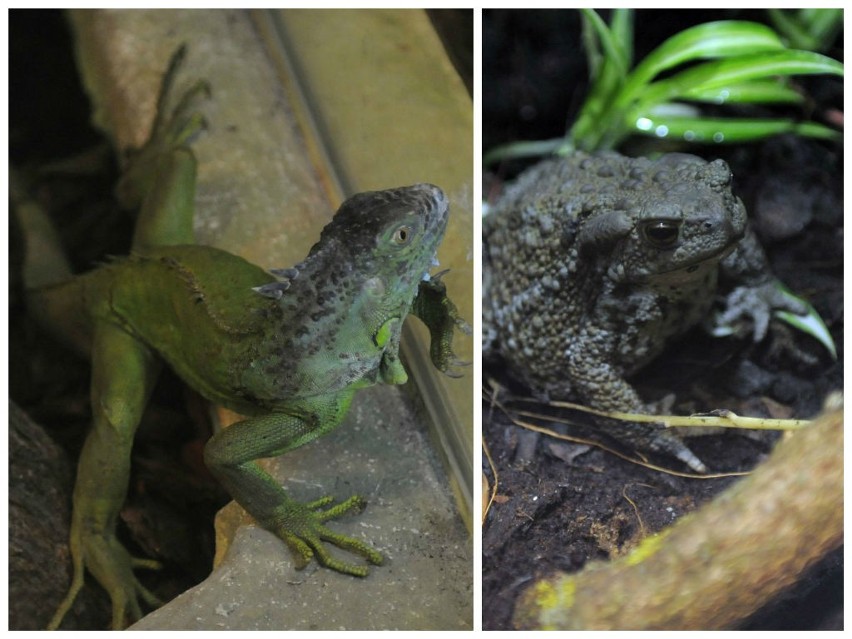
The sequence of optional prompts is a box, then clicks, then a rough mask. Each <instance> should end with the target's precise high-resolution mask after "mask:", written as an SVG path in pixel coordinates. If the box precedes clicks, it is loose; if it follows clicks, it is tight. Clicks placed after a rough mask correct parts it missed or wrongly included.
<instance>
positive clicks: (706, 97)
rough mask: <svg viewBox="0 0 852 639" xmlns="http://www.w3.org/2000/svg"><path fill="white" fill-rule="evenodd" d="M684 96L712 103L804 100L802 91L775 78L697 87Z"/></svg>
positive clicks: (687, 91)
mask: <svg viewBox="0 0 852 639" xmlns="http://www.w3.org/2000/svg"><path fill="white" fill-rule="evenodd" d="M682 97H683V98H685V99H688V100H693V101H696V102H708V103H710V104H761V103H769V104H773V103H774V104H799V103H801V102H803V100H804V98H803V96H802V94H801V93H799V92H798V91H796V90H795V89H793V88H792V87H790V86H788V85H786V84H783V83H781V82H779V81H778V80H776V79H774V78H773V79H770V80H753V81H752V82H743V83H741V84H729V85H728V86H725V87H715V88H712V89H706V88H704V87H695V88H693V89H688V90H686V91H684V93H683V96H682Z"/></svg>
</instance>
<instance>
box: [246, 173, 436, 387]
mask: <svg viewBox="0 0 852 639" xmlns="http://www.w3.org/2000/svg"><path fill="white" fill-rule="evenodd" d="M448 204H449V203H448V200H447V197H446V196H445V195H444V193H443V191H441V189H439V188H438V187H437V186H433V185H431V184H415V185H413V186H405V187H400V188H395V189H389V190H386V191H370V192H365V193H359V194H357V195H354V196H352V197H351V198H349V199H348V200H346V201H345V202H344V203H343V204H342V205H341V207H340V208H339V209H338V211H337V213H336V214H335V215H334V218H333V219H332V221H331V222H330V223H329V224H328V225H327V226H326V227H325V228H324V229H323V231H322V234H321V235H320V239H319V241H318V242H317V243H316V244H315V245H314V246H313V248H311V250H310V253H308V256H307V257H306V258H305V259H304V260H303V261H302V262H300V263H299V264H296V265H295V266H294V267H292V268H288V269H273V270H272V271H270V272H271V273H272V274H273V275H274V276H275V277H276V281H274V282H270V283H268V284H264V285H263V286H259V287H257V288H255V289H254V290H255V291H257V292H258V293H260V294H261V295H264V296H266V297H270V298H273V299H275V300H276V302H277V304H278V306H279V308H280V309H281V318H282V321H281V326H280V328H276V329H275V330H276V331H277V332H278V333H279V334H280V335H281V337H282V339H284V340H285V342H284V343H286V344H288V346H289V347H291V348H292V349H293V350H294V352H295V351H298V353H299V354H300V361H301V364H300V366H301V368H302V369H304V370H308V369H309V370H310V372H308V373H306V374H305V375H304V376H303V377H305V378H308V379H310V380H312V382H313V383H315V384H316V385H317V387H318V388H317V392H323V391H325V390H328V389H332V388H343V387H346V386H348V385H350V384H353V383H356V381H357V380H363V381H368V382H369V381H377V380H381V381H383V382H385V383H394V384H399V383H402V382H404V381H405V379H406V374H405V371H404V370H403V368H402V365H401V364H400V363H399V359H398V355H397V353H398V349H399V338H400V331H401V327H402V323H403V321H404V319H405V316H406V315H407V314H408V312H409V310H410V308H411V305H412V302H413V301H414V298H415V297H416V295H417V291H418V287H419V285H420V282H421V280H423V279H428V277H429V275H428V272H429V269H430V268H431V267H432V266H434V265H435V264H436V262H435V253H436V251H437V249H438V245H439V244H440V243H441V239H442V238H443V236H444V231H445V230H446V227H447V220H448V217H449V212H448ZM291 332H292V333H293V336H292V341H291V339H290V338H289V337H286V335H289V334H290V333H291ZM285 355H287V352H286V350H285V351H282V352H281V356H282V358H283V359H286V357H285ZM314 355H316V356H317V357H316V359H315V358H314ZM290 361H291V362H292V358H291V359H290ZM329 361H333V362H335V365H334V366H333V367H332V366H329V364H328V362H329ZM290 365H291V366H292V364H290ZM299 390H300V392H302V393H310V392H311V391H309V390H308V389H302V388H300V389H299Z"/></svg>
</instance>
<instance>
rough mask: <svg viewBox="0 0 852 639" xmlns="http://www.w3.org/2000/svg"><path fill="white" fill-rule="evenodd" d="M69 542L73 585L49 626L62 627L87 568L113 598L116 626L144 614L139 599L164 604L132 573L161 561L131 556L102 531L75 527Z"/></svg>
mask: <svg viewBox="0 0 852 639" xmlns="http://www.w3.org/2000/svg"><path fill="white" fill-rule="evenodd" d="M70 545H71V554H72V558H73V569H74V575H73V577H72V580H71V587H70V588H69V589H68V593H67V594H66V595H65V598H64V599H63V600H62V603H61V604H60V605H59V608H57V610H56V612H55V613H54V615H53V619H51V621H50V624H49V625H48V630H56V629H57V628H59V625H60V624H61V623H62V620H63V618H64V617H65V615H66V614H67V613H68V611H69V610H70V609H71V606H72V605H73V604H74V600H75V599H76V598H77V595H78V594H79V592H80V590H81V589H82V588H83V582H84V579H85V572H86V571H87V570H88V571H89V572H91V573H92V575H94V577H95V578H96V579H97V580H98V583H100V584H101V585H102V586H103V587H104V588H105V589H106V590H107V592H108V593H109V596H110V599H111V601H112V627H113V630H121V629H123V628H124V627H126V625H127V624H129V623H133V622H136V621H138V620H139V619H141V618H142V608H141V606H140V601H139V600H140V599H141V600H142V601H144V602H145V603H146V604H148V606H150V607H152V608H158V607H159V606H161V605H162V604H163V602H162V601H160V600H159V599H158V598H157V597H156V596H155V595H154V594H153V593H151V592H150V591H149V590H148V589H147V588H145V586H143V585H142V584H141V583H140V582H139V580H138V579H137V578H136V575H135V574H134V573H133V570H134V569H135V568H148V569H154V570H156V569H159V568H160V567H161V566H160V563H159V562H157V561H154V560H150V559H138V558H136V557H132V556H131V555H130V553H128V552H127V550H126V549H125V548H124V546H123V545H122V544H121V543H120V542H119V541H118V540H117V539H116V538H115V535H113V534H106V533H104V532H103V531H102V532H101V533H97V532H92V531H89V532H86V533H84V532H81V531H79V530H72V533H71V544H70Z"/></svg>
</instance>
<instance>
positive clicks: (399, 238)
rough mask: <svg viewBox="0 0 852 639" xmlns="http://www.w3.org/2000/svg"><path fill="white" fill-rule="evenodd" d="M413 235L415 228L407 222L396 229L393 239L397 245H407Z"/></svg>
mask: <svg viewBox="0 0 852 639" xmlns="http://www.w3.org/2000/svg"><path fill="white" fill-rule="evenodd" d="M413 237H414V229H413V228H411V227H410V226H408V225H407V224H406V225H403V226H400V227H398V228H397V229H396V230H394V232H393V235H392V236H391V239H392V240H393V243H394V244H396V245H397V246H406V245H407V244H409V243H410V242H411V239H412V238H413Z"/></svg>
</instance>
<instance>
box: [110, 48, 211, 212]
mask: <svg viewBox="0 0 852 639" xmlns="http://www.w3.org/2000/svg"><path fill="white" fill-rule="evenodd" d="M185 56H186V48H185V47H181V48H180V49H178V50H177V51H176V52H175V54H174V55H173V56H172V59H171V61H170V63H169V69H168V71H167V72H166V74H165V76H164V77H163V81H162V83H161V85H160V93H159V96H158V98H157V111H156V115H155V117H154V122H153V124H152V125H151V133H150V135H149V137H148V140H147V142H145V144H144V145H143V146H142V147H141V148H139V149H130V150H128V151H127V156H126V159H125V167H124V173H123V175H122V178H121V180H120V181H119V183H118V185H117V187H116V195H117V197H118V199H119V201H120V202H121V204H122V206H124V207H126V208H128V209H135V208H138V207H139V206H140V205H141V204H142V201H143V199H144V197H145V196H146V195H147V194H148V193H149V192H150V191H151V189H152V187H153V185H154V184H155V182H156V180H157V176H158V171H159V170H160V169H161V168H162V165H163V162H162V159H163V157H165V156H167V155H169V154H171V153H172V152H174V151H175V150H177V149H185V150H187V151H188V149H189V144H190V142H192V140H193V138H194V137H195V136H196V135H198V134H199V133H200V132H201V131H203V130H204V129H205V128H206V127H207V123H206V120H205V119H204V116H203V115H202V114H201V113H199V112H198V111H197V110H195V106H196V102H197V100H198V99H199V98H209V97H210V93H211V91H210V84H209V83H208V82H207V81H206V80H198V81H196V82H195V83H194V84H193V85H192V86H191V87H190V88H189V89H187V90H186V91H185V92H184V93H183V94H182V95H181V97H180V99H179V100H178V102H177V104H176V105H175V107H174V108H173V109H172V110H171V111H169V110H168V107H167V104H166V103H167V102H168V96H169V94H170V92H171V90H172V86H173V84H174V78H175V75H176V73H177V70H178V68H179V67H180V65H181V63H182V62H183V59H184V57H185Z"/></svg>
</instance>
